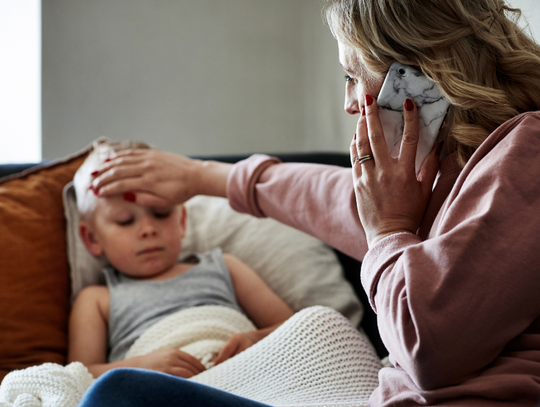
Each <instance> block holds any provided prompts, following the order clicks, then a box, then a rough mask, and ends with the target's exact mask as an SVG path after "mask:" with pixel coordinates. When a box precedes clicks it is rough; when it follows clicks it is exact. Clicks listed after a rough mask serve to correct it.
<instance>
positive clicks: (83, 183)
mask: <svg viewBox="0 0 540 407" xmlns="http://www.w3.org/2000/svg"><path fill="white" fill-rule="evenodd" d="M132 148H145V149H148V148H151V147H150V146H149V145H148V144H145V143H142V142H138V141H129V140H124V141H110V140H107V139H99V140H96V141H94V143H93V146H92V151H91V152H90V154H89V155H88V157H86V160H85V161H84V163H83V164H82V165H81V166H80V168H79V169H78V170H77V172H76V173H75V177H74V178H73V186H74V188H75V195H76V197H77V208H78V209H79V215H80V216H81V219H82V218H84V217H85V216H87V215H88V214H90V213H92V211H93V210H94V207H95V199H96V198H95V195H94V193H93V191H91V190H89V187H90V184H91V183H92V181H93V179H94V177H93V176H92V173H93V172H94V171H95V170H96V168H97V167H99V166H100V165H101V164H103V163H104V162H105V160H106V159H107V158H108V157H110V156H112V155H113V154H114V153H116V152H118V151H122V150H128V149H132Z"/></svg>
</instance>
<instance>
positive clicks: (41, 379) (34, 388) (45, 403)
mask: <svg viewBox="0 0 540 407" xmlns="http://www.w3.org/2000/svg"><path fill="white" fill-rule="evenodd" d="M93 381H94V378H93V377H92V375H91V374H90V373H89V372H88V369H86V367H85V366H84V365H83V364H82V363H79V362H74V363H71V364H69V365H67V366H66V367H64V366H60V365H58V364H56V363H45V364H43V365H39V366H32V367H29V368H27V369H23V370H15V371H13V372H11V373H9V374H8V375H7V376H6V377H5V378H4V380H3V381H2V385H1V386H0V407H75V406H76V405H77V404H78V403H79V400H80V399H81V397H82V395H83V394H84V392H85V391H86V389H87V388H88V386H90V384H92V382H93Z"/></svg>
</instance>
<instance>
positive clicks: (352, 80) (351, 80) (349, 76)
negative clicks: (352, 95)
mask: <svg viewBox="0 0 540 407" xmlns="http://www.w3.org/2000/svg"><path fill="white" fill-rule="evenodd" d="M345 82H347V83H349V82H354V78H353V77H352V76H351V75H345Z"/></svg>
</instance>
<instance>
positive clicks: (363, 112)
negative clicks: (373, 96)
mask: <svg viewBox="0 0 540 407" xmlns="http://www.w3.org/2000/svg"><path fill="white" fill-rule="evenodd" d="M365 115H366V108H365V107H364V106H362V116H365Z"/></svg>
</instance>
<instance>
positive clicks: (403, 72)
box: [398, 67, 407, 76]
mask: <svg viewBox="0 0 540 407" xmlns="http://www.w3.org/2000/svg"><path fill="white" fill-rule="evenodd" d="M406 73H407V71H406V70H405V68H403V67H400V68H398V74H399V75H401V76H405V74H406Z"/></svg>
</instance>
